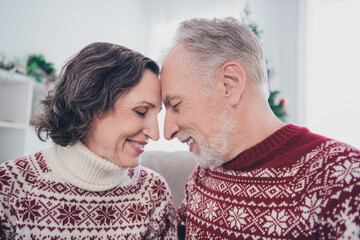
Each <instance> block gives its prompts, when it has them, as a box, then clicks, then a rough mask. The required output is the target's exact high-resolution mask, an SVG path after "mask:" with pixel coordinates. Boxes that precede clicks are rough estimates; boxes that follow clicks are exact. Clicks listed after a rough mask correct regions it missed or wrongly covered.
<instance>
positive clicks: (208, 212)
mask: <svg viewBox="0 0 360 240" xmlns="http://www.w3.org/2000/svg"><path fill="white" fill-rule="evenodd" d="M218 209H219V208H218V207H217V206H216V203H215V202H214V201H210V202H209V203H207V204H206V208H205V210H204V213H205V218H207V219H208V220H210V221H212V220H213V217H216V216H217V214H216V210H218Z"/></svg>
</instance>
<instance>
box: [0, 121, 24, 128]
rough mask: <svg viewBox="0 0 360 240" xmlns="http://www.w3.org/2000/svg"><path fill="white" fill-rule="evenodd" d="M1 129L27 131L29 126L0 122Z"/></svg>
mask: <svg viewBox="0 0 360 240" xmlns="http://www.w3.org/2000/svg"><path fill="white" fill-rule="evenodd" d="M0 128H13V129H27V128H28V125H27V124H21V123H13V122H2V121H0Z"/></svg>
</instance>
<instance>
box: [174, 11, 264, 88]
mask: <svg viewBox="0 0 360 240" xmlns="http://www.w3.org/2000/svg"><path fill="white" fill-rule="evenodd" d="M177 45H181V46H183V47H184V48H185V49H186V50H187V53H188V54H190V55H191V57H192V59H195V61H192V63H191V64H193V65H194V64H195V65H194V66H193V67H196V68H197V71H200V72H201V73H202V74H204V75H202V76H204V77H205V78H206V79H207V80H211V79H213V77H214V76H215V73H216V71H217V69H218V68H219V67H220V66H221V65H223V64H224V63H225V62H227V61H230V60H234V61H237V62H238V63H239V64H241V65H242V66H243V67H244V69H245V72H246V74H247V76H248V77H249V79H250V81H251V83H253V85H254V86H259V87H260V86H262V87H264V85H265V86H267V84H266V83H267V73H266V66H265V58H264V54H263V51H262V48H261V46H260V43H259V40H258V39H257V37H256V35H255V34H254V33H253V32H252V30H251V29H250V28H249V27H247V26H246V25H245V24H243V23H241V22H239V21H238V20H236V19H235V18H230V17H229V18H226V19H223V20H222V19H216V18H214V19H212V20H208V19H204V18H193V19H190V20H186V21H183V22H182V23H181V24H180V26H179V28H178V30H177V34H176V37H175V46H177ZM211 82H212V81H209V83H208V84H209V85H210V86H211V85H212V84H211ZM261 83H265V84H261ZM266 91H267V90H266Z"/></svg>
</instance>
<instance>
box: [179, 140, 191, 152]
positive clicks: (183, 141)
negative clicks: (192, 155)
mask: <svg viewBox="0 0 360 240" xmlns="http://www.w3.org/2000/svg"><path fill="white" fill-rule="evenodd" d="M190 138H191V137H188V138H187V139H185V140H180V142H181V143H186V142H187V141H189V140H190ZM194 144H195V139H194V141H193V143H192V144H191V145H190V146H189V152H192V150H193V147H194Z"/></svg>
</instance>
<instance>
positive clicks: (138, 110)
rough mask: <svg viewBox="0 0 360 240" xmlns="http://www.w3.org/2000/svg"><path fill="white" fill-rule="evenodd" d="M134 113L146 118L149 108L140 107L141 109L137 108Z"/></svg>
mask: <svg viewBox="0 0 360 240" xmlns="http://www.w3.org/2000/svg"><path fill="white" fill-rule="evenodd" d="M133 111H134V112H135V113H136V114H137V115H139V116H140V117H144V116H145V115H146V113H147V111H148V109H147V107H140V108H135V109H134V110H133Z"/></svg>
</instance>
